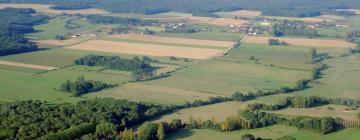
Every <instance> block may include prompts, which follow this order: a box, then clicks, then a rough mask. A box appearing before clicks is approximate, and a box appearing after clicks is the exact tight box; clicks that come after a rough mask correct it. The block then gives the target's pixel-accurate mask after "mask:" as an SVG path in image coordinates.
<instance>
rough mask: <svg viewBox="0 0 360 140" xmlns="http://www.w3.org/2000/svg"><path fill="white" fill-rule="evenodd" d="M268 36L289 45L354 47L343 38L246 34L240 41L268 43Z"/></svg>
mask: <svg viewBox="0 0 360 140" xmlns="http://www.w3.org/2000/svg"><path fill="white" fill-rule="evenodd" d="M270 38H274V39H279V40H280V41H285V42H286V43H288V44H290V45H296V46H313V47H335V48H349V47H355V46H356V45H355V44H352V43H349V42H346V41H343V40H331V39H303V38H276V37H260V36H248V37H247V38H246V39H244V40H243V41H242V42H246V43H259V44H268V40H269V39H270Z"/></svg>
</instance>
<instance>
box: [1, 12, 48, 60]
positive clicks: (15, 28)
mask: <svg viewBox="0 0 360 140" xmlns="http://www.w3.org/2000/svg"><path fill="white" fill-rule="evenodd" d="M34 13H35V10H33V9H17V8H5V9H1V10H0V17H1V20H0V56H4V55H10V54H16V53H23V52H29V51H35V50H38V47H37V45H36V44H35V43H33V42H30V41H29V40H28V39H26V38H25V37H24V34H25V33H30V32H34V29H33V26H34V25H38V24H41V23H44V22H46V21H47V19H48V17H47V16H42V15H36V16H34V15H32V14H34Z"/></svg>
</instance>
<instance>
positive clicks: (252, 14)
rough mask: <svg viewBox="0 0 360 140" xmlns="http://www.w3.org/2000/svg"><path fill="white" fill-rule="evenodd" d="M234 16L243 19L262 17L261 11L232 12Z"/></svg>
mask: <svg viewBox="0 0 360 140" xmlns="http://www.w3.org/2000/svg"><path fill="white" fill-rule="evenodd" d="M231 14H232V15H235V16H241V17H256V16H261V11H251V10H238V11H234V12H231Z"/></svg>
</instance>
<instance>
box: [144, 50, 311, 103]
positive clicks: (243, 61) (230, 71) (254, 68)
mask: <svg viewBox="0 0 360 140" xmlns="http://www.w3.org/2000/svg"><path fill="white" fill-rule="evenodd" d="M252 47H253V48H252ZM278 51H281V49H272V48H267V47H266V46H253V45H251V44H250V45H247V44H244V45H243V47H241V48H240V49H233V50H232V51H230V53H229V54H228V55H226V56H225V57H223V58H215V59H212V60H210V61H207V62H204V63H202V64H200V65H198V66H196V67H190V68H187V69H184V70H181V71H178V72H176V73H174V74H173V75H172V76H171V77H168V78H163V79H159V80H156V81H149V82H147V83H148V84H151V85H161V86H169V87H173V88H180V89H187V90H193V91H201V92H206V93H213V94H217V95H225V96H226V95H231V94H233V93H234V92H236V91H242V92H248V91H254V90H257V89H270V88H280V87H283V86H293V84H294V83H295V82H296V81H297V80H300V79H303V78H306V77H307V76H308V74H309V71H308V69H306V67H305V69H298V67H296V66H294V65H292V64H291V61H292V62H294V61H302V63H303V64H304V65H305V66H307V67H308V68H311V66H309V64H305V61H306V60H305V59H306V57H305V56H306V53H305V52H303V53H301V52H298V51H293V52H292V53H291V51H287V50H286V52H287V53H288V54H289V55H283V56H281V55H275V54H278V53H279V52H278ZM265 52H266V53H265ZM284 52H285V50H284ZM280 53H281V52H280ZM280 53H279V54H280ZM290 53H291V54H293V55H292V56H291V54H290ZM295 55H297V56H299V57H294V56H295ZM250 56H255V57H258V58H260V59H261V60H260V61H261V62H260V63H261V64H255V63H254V62H253V61H250V60H249V57H250ZM274 56H278V57H274ZM300 56H301V57H302V56H304V58H305V59H302V58H301V57H300ZM281 57H282V58H281ZM286 61H287V62H288V63H284V62H286ZM281 62H282V64H280V63H281ZM270 64H273V65H272V66H270ZM286 64H288V65H286ZM292 66H294V67H292ZM255 73H256V74H255ZM179 83H181V84H179ZM194 85H196V86H194Z"/></svg>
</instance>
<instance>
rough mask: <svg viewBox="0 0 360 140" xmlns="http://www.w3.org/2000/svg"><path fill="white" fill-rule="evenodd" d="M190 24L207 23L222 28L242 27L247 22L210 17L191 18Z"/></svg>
mask: <svg viewBox="0 0 360 140" xmlns="http://www.w3.org/2000/svg"><path fill="white" fill-rule="evenodd" d="M189 21H190V22H194V23H205V24H213V25H220V26H228V25H241V24H243V23H247V22H248V21H246V20H238V19H230V18H210V17H194V16H191V17H189Z"/></svg>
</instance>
